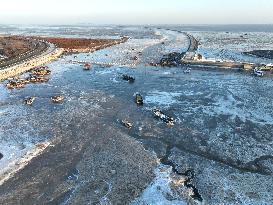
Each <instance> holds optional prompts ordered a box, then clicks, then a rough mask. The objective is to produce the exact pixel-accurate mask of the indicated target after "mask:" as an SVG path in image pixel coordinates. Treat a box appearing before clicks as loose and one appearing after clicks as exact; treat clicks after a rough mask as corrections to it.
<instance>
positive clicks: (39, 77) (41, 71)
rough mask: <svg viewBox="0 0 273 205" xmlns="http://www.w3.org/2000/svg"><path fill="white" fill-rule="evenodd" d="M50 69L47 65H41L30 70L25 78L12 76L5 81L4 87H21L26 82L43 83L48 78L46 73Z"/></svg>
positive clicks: (48, 73) (48, 72)
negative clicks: (12, 77)
mask: <svg viewBox="0 0 273 205" xmlns="http://www.w3.org/2000/svg"><path fill="white" fill-rule="evenodd" d="M50 73H51V71H50V70H49V69H48V67H47V66H41V67H37V68H33V69H32V70H30V75H29V76H28V77H27V78H25V79H18V78H14V79H11V80H9V81H8V82H7V84H6V87H7V88H8V89H21V88H24V87H25V86H26V85H27V84H28V83H45V82H47V81H48V80H49V78H48V75H50Z"/></svg>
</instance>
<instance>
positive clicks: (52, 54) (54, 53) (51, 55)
mask: <svg viewBox="0 0 273 205" xmlns="http://www.w3.org/2000/svg"><path fill="white" fill-rule="evenodd" d="M63 52H64V49H62V48H51V49H50V50H47V51H46V52H45V53H43V54H42V55H40V56H38V57H36V58H33V59H30V60H28V61H26V62H22V63H21V64H18V65H14V66H11V67H9V68H6V69H3V70H0V80H5V79H7V78H11V77H14V76H17V75H19V74H21V73H24V72H26V71H28V70H30V69H32V68H34V67H37V66H41V65H43V64H46V63H49V62H50V61H53V60H55V59H57V58H58V57H59V56H61V55H62V53H63Z"/></svg>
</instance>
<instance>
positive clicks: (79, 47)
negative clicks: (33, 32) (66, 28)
mask: <svg viewBox="0 0 273 205" xmlns="http://www.w3.org/2000/svg"><path fill="white" fill-rule="evenodd" d="M41 39H43V40H46V41H48V42H50V43H53V44H55V45H56V46H57V47H59V48H63V49H66V50H67V51H74V52H75V51H80V52H81V51H83V50H85V49H86V50H97V49H101V48H104V47H108V46H112V45H115V44H119V43H123V42H125V41H127V40H128V38H126V37H123V38H121V39H86V38H62V37H56V38H55V37H43V38H41Z"/></svg>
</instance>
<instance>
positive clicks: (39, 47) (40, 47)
mask: <svg viewBox="0 0 273 205" xmlns="http://www.w3.org/2000/svg"><path fill="white" fill-rule="evenodd" d="M32 43H33V47H34V49H33V50H31V51H28V52H26V53H24V54H22V55H18V56H16V57H15V58H11V59H7V60H5V61H3V62H2V63H0V70H4V69H6V68H8V67H11V66H14V65H18V64H20V63H23V62H25V61H28V60H30V59H32V58H35V57H37V56H39V55H41V54H42V53H44V52H45V51H46V50H47V49H48V47H49V45H48V43H46V42H44V41H38V40H33V42H32Z"/></svg>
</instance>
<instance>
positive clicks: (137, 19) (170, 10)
mask: <svg viewBox="0 0 273 205" xmlns="http://www.w3.org/2000/svg"><path fill="white" fill-rule="evenodd" d="M272 11H273V0H0V24H77V23H90V24H273V12H272Z"/></svg>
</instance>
